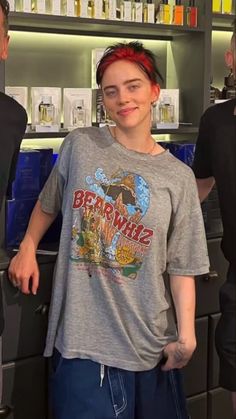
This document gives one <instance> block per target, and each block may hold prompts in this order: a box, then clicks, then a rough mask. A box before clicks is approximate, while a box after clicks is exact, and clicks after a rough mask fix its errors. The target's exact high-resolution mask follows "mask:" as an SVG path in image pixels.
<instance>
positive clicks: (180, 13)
mask: <svg viewBox="0 0 236 419" xmlns="http://www.w3.org/2000/svg"><path fill="white" fill-rule="evenodd" d="M172 23H173V25H180V26H182V25H183V24H184V6H183V5H182V0H175V5H174V6H173V19H172Z"/></svg>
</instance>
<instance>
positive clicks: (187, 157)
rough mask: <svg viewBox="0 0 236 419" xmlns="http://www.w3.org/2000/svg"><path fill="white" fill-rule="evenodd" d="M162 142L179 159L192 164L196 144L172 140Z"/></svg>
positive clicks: (189, 164)
mask: <svg viewBox="0 0 236 419" xmlns="http://www.w3.org/2000/svg"><path fill="white" fill-rule="evenodd" d="M160 144H161V145H162V146H163V147H164V148H166V149H168V150H169V151H170V153H171V154H173V155H174V156H175V157H176V158H177V159H179V160H181V161H182V162H183V163H185V164H187V165H188V166H190V167H191V166H192V164H193V159H194V153H195V147H196V145H195V144H187V143H180V142H179V143H177V142H172V141H170V142H166V143H164V142H162V143H160Z"/></svg>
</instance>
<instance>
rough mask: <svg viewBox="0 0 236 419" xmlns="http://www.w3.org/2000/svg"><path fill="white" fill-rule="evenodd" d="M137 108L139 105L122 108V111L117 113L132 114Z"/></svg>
mask: <svg viewBox="0 0 236 419" xmlns="http://www.w3.org/2000/svg"><path fill="white" fill-rule="evenodd" d="M136 109H137V107H134V108H125V109H121V110H120V111H118V112H117V114H118V115H120V116H127V115H130V114H131V113H132V112H134V111H135V110H136Z"/></svg>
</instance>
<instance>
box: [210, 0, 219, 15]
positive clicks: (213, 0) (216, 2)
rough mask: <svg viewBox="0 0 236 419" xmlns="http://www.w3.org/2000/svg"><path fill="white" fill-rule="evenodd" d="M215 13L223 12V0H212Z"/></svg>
mask: <svg viewBox="0 0 236 419" xmlns="http://www.w3.org/2000/svg"><path fill="white" fill-rule="evenodd" d="M212 11H213V13H221V0H212Z"/></svg>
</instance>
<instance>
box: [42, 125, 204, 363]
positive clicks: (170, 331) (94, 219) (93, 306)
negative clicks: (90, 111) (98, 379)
mask: <svg viewBox="0 0 236 419" xmlns="http://www.w3.org/2000/svg"><path fill="white" fill-rule="evenodd" d="M40 201H41V205H42V208H43V210H44V211H46V212H49V213H54V212H57V211H58V209H59V208H61V209H62V213H63V225H62V232H61V240H60V247H59V254H58V259H57V264H56V268H55V277H54V286H53V293H52V301H51V307H50V318H49V329H48V335H47V345H46V349H45V355H46V356H50V355H51V354H52V350H53V347H54V346H56V348H57V349H58V350H59V351H60V352H61V353H62V355H63V357H65V358H74V357H79V358H87V359H91V360H93V361H96V362H99V363H101V364H105V365H109V366H113V367H117V368H123V369H126V370H130V371H142V370H148V369H151V368H153V367H154V366H155V365H156V364H157V362H158V361H159V360H160V358H161V356H162V350H163V348H164V346H165V345H166V344H167V343H168V342H170V341H173V340H176V338H177V333H176V327H175V322H174V314H173V307H172V303H171V298H170V296H169V293H168V289H167V287H166V285H165V281H164V279H163V273H164V272H165V271H166V270H167V272H168V273H169V274H172V275H198V274H203V273H206V272H208V268H209V261H208V256H207V245H206V239H205V232H204V227H203V220H202V213H201V209H200V204H199V199H198V195H197V189H196V183H195V178H194V175H193V173H192V171H191V169H190V168H189V167H187V166H186V165H184V164H183V163H181V162H180V161H178V160H177V159H176V158H175V157H173V156H172V155H171V154H170V153H169V152H168V151H164V152H163V153H161V154H159V155H155V156H152V155H148V154H143V153H138V152H135V151H130V150H127V149H126V148H124V147H123V146H122V145H121V144H119V143H118V142H117V141H115V140H114V139H113V137H112V136H111V135H110V133H109V130H108V129H107V127H104V128H95V127H94V128H84V129H77V130H75V131H73V132H72V133H70V134H69V135H68V136H67V137H66V138H65V140H64V142H63V144H62V147H61V152H60V155H59V158H58V162H57V164H56V166H55V168H54V170H53V172H52V174H51V176H50V178H49V180H48V182H47V183H46V185H45V187H44V189H43V191H42V193H41V195H40Z"/></svg>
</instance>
